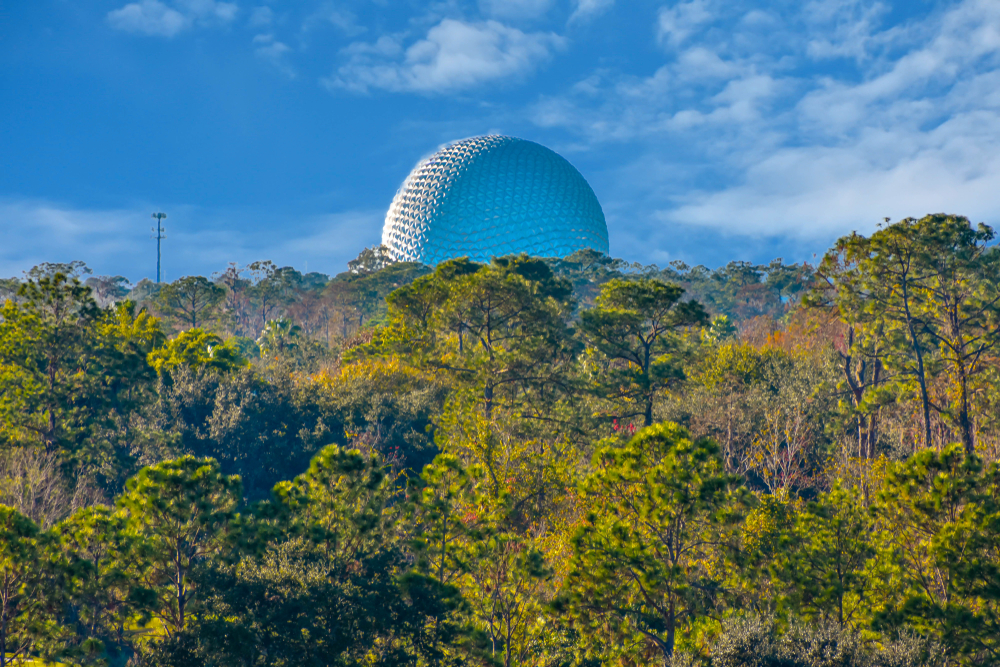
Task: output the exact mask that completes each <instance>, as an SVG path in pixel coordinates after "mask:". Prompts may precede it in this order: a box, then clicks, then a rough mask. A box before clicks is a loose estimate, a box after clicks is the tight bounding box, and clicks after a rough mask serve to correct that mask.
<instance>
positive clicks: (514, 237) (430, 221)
mask: <svg viewBox="0 0 1000 667" xmlns="http://www.w3.org/2000/svg"><path fill="white" fill-rule="evenodd" d="M382 245H384V246H386V247H388V248H389V253H390V254H391V255H392V256H393V258H394V259H396V260H399V261H411V262H422V263H424V264H429V265H432V266H433V265H435V264H438V263H439V262H443V261H445V260H448V259H453V258H455V257H468V258H469V259H471V260H473V261H477V262H487V261H489V259H490V258H491V257H500V256H502V255H512V254H517V253H522V252H524V253H528V254H529V255H533V256H536V257H565V256H566V255H569V254H571V253H573V252H575V251H577V250H581V249H584V248H592V249H594V250H598V251H600V252H602V253H604V254H608V226H607V223H606V222H605V220H604V211H602V210H601V204H600V203H599V202H598V201H597V197H596V196H595V195H594V191H593V190H591V188H590V185H588V184H587V181H586V180H584V178H583V176H582V175H580V172H578V171H577V170H576V169H575V168H574V167H573V165H571V164H570V163H569V162H567V161H566V159H565V158H563V157H562V156H560V155H558V154H557V153H555V152H553V151H551V150H549V149H548V148H545V147H544V146H541V145H539V144H536V143H535V142H533V141H526V140H524V139H516V138H514V137H504V136H498V135H489V136H484V137H473V138H472V139H463V140H462V141H458V142H455V143H453V144H450V145H448V146H445V147H444V148H442V149H441V150H439V151H438V152H437V153H434V154H433V155H431V156H430V157H429V158H427V159H426V160H423V161H421V162H420V164H418V165H417V166H416V167H415V168H414V169H413V171H412V172H410V175H409V176H407V178H406V181H404V182H403V187H402V188H400V190H399V192H397V193H396V197H395V198H394V199H393V200H392V205H391V206H390V207H389V212H388V213H386V216H385V226H384V227H383V228H382Z"/></svg>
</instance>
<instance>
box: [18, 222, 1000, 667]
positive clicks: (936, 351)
mask: <svg viewBox="0 0 1000 667" xmlns="http://www.w3.org/2000/svg"><path fill="white" fill-rule="evenodd" d="M993 240H994V232H993V230H992V229H991V228H990V227H988V226H986V225H982V224H980V225H977V226H974V225H972V224H970V223H969V221H968V220H967V219H965V218H963V217H959V216H951V215H931V216H927V217H925V218H922V219H919V220H918V219H905V220H901V221H899V222H896V223H893V224H888V221H887V224H886V225H884V226H882V227H880V228H879V229H878V231H876V232H875V233H874V234H872V235H871V236H862V235H859V234H852V235H850V236H847V237H844V238H842V239H840V240H839V241H838V242H837V243H836V244H835V245H834V247H833V248H831V249H830V250H829V251H828V252H827V253H826V255H825V256H824V257H823V258H822V261H820V262H819V264H818V265H817V266H810V265H807V264H791V265H789V264H785V263H784V262H783V261H781V260H780V259H779V260H775V261H773V262H771V263H770V264H767V265H754V264H750V263H746V262H731V263H730V264H728V265H726V266H724V267H721V268H719V269H715V270H712V269H708V268H706V267H702V266H697V267H689V266H687V265H685V264H683V263H680V262H674V263H671V264H670V265H669V266H667V267H664V268H661V267H657V266H641V265H636V264H629V263H627V262H624V261H622V260H617V259H613V258H609V257H606V256H603V255H600V254H599V253H596V252H593V251H581V252H578V253H575V254H573V255H571V256H569V257H566V258H562V259H546V258H533V257H528V256H523V255H522V256H511V257H500V258H496V259H494V260H493V261H492V262H491V263H489V264H478V263H474V262H470V261H468V260H466V259H455V260H451V261H448V262H445V263H443V264H441V265H439V266H437V267H427V266H422V265H418V264H412V263H395V262H392V261H391V260H390V258H389V257H388V256H387V255H386V254H385V252H384V250H383V249H381V248H374V249H367V250H365V251H364V252H362V253H361V254H360V255H359V257H358V258H357V259H356V260H354V261H352V262H350V264H349V266H348V270H347V271H346V272H344V273H341V274H339V275H337V276H334V277H332V278H331V277H329V276H327V275H323V274H319V273H307V274H302V273H300V272H298V271H296V270H295V269H293V268H291V267H279V266H276V265H275V264H273V263H272V262H269V261H258V262H254V263H252V264H249V265H247V266H238V265H235V264H231V265H230V266H228V267H226V268H225V269H224V270H222V271H220V272H219V273H217V274H214V275H212V276H207V277H206V276H186V277H183V278H181V279H179V280H176V281H174V282H172V283H164V284H155V283H152V282H150V281H148V280H143V281H141V282H139V283H138V284H136V285H132V284H130V283H129V281H128V280H127V279H125V278H124V277H122V276H94V275H92V274H91V272H90V270H89V269H88V268H87V267H86V265H85V264H83V263H82V262H73V263H70V264H43V265H40V266H37V267H35V268H33V269H32V270H31V271H28V272H27V273H26V274H25V275H24V276H23V277H22V278H11V279H8V280H3V281H0V303H2V308H0V667H6V665H8V664H41V663H40V662H37V661H38V660H43V659H44V660H48V661H55V662H57V663H59V664H67V665H126V664H128V665H133V666H136V665H156V666H164V665H218V666H230V665H232V666H246V667H250V666H258V665H261V666H263V665H274V666H279V665H280V666H292V665H296V666H297V665H317V666H318V665H503V666H504V667H515V666H522V665H523V666H528V665H530V666H539V667H540V666H543V665H544V666H552V667H555V666H557V665H559V666H561V665H566V666H569V665H580V666H589V665H604V664H610V665H646V664H662V665H691V666H694V665H706V666H707V665H713V666H719V667H721V666H732V667H737V666H744V665H745V666H748V667H749V666H758V665H759V666H764V665H767V666H775V667H777V666H779V665H781V666H789V667H790V666H799V665H801V666H809V667H814V666H815V667H820V666H824V667H825V666H829V667H834V666H845V667H847V666H859V667H860V666H862V665H865V666H867V665H883V666H886V667H889V666H898V667H906V666H916V665H992V664H998V662H1000V587H998V582H1000V466H998V461H1000V423H998V420H1000V353H998V345H1000V251H998V250H997V247H996V246H995V245H993ZM31 661H35V662H34V663H32V662H31Z"/></svg>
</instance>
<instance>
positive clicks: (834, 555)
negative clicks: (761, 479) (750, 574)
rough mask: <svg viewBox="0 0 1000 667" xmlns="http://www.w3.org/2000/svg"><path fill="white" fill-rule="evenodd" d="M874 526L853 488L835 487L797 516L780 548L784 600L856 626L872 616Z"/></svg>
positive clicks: (799, 611)
mask: <svg viewBox="0 0 1000 667" xmlns="http://www.w3.org/2000/svg"><path fill="white" fill-rule="evenodd" d="M874 530H875V525H874V523H873V521H872V520H871V518H870V517H869V516H868V512H867V511H866V510H865V508H864V506H863V505H862V504H861V503H860V502H859V500H858V498H856V497H855V496H854V495H853V494H852V493H851V492H849V491H847V490H845V489H842V488H839V487H837V488H834V489H833V490H832V491H830V492H828V493H825V494H823V495H822V496H820V498H819V499H818V500H816V501H814V502H811V503H809V504H808V505H807V506H806V507H805V508H804V509H803V510H802V511H801V512H798V513H797V514H796V515H795V522H794V524H793V526H792V527H791V529H790V530H789V531H787V532H786V533H785V535H784V536H783V537H782V539H781V540H780V544H779V545H778V547H777V548H776V549H775V553H774V560H773V562H772V565H771V572H772V576H774V577H775V578H776V583H777V585H778V586H779V588H783V589H784V591H783V593H782V599H781V604H782V606H783V607H784V608H785V609H786V610H788V611H792V612H794V613H795V614H796V615H798V616H802V617H805V618H806V619H816V618H818V619H820V620H822V621H824V622H829V621H831V620H832V621H834V622H836V623H837V625H838V626H841V627H843V626H844V625H845V624H846V625H848V626H851V627H854V628H857V627H859V626H860V625H862V624H863V623H865V622H867V621H868V620H869V616H870V608H871V601H870V600H869V599H868V598H869V596H870V595H871V593H872V583H871V582H870V581H869V572H868V571H867V566H868V562H869V559H871V558H873V557H874V556H875V545H874Z"/></svg>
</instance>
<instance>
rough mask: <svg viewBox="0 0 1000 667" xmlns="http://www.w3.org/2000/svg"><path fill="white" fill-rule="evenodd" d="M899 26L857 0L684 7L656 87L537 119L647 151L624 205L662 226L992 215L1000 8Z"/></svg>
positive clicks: (627, 166)
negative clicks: (723, 9) (784, 8)
mask: <svg viewBox="0 0 1000 667" xmlns="http://www.w3.org/2000/svg"><path fill="white" fill-rule="evenodd" d="M884 16H885V8H884V7H883V6H882V5H881V4H879V3H877V2H860V1H851V0H822V1H819V0H817V1H814V2H810V3H807V4H806V5H804V6H803V8H802V11H801V12H799V13H797V14H794V15H790V16H785V17H778V16H776V15H773V14H768V13H766V12H764V11H761V10H753V11H748V12H737V11H732V12H730V13H727V14H720V13H718V12H715V11H713V8H712V6H711V5H710V4H709V3H708V2H707V1H706V0H690V1H688V2H682V3H678V4H674V5H671V6H670V7H668V8H665V9H663V10H661V11H660V12H659V14H658V21H657V29H658V35H659V39H660V41H661V43H662V44H663V45H664V46H666V47H669V48H668V49H667V52H668V54H669V55H668V57H667V59H666V62H665V64H663V65H662V66H661V67H660V68H659V69H658V70H657V71H656V72H655V73H654V74H652V75H648V76H644V77H643V76H631V75H628V74H626V73H622V72H617V71H608V70H602V71H599V72H595V73H594V74H593V75H592V76H591V77H588V78H587V79H585V80H583V81H581V82H579V83H578V84H577V85H576V86H574V87H573V88H572V89H571V90H568V91H566V92H565V93H564V94H561V95H555V96H547V97H544V98H542V100H541V101H540V102H539V103H538V105H537V106H536V108H535V110H534V120H535V123H536V124H537V125H539V126H542V127H550V128H562V129H564V130H569V131H570V132H571V133H572V134H573V135H574V136H576V137H577V138H578V141H583V142H585V145H586V146H588V147H589V149H590V150H592V151H598V152H601V153H604V154H609V153H615V152H620V150H621V149H620V148H618V149H612V146H615V145H617V146H621V145H622V144H623V143H629V144H631V145H633V146H635V147H637V148H636V149H635V150H633V151H630V152H631V154H632V155H633V156H635V155H636V152H637V153H638V156H637V157H633V158H632V161H631V162H626V163H619V165H618V167H617V168H616V169H617V172H618V173H617V176H615V177H614V182H615V186H614V188H613V192H612V197H613V198H620V199H621V200H623V201H629V202H638V204H637V205H638V206H639V207H641V208H643V209H644V210H643V211H642V212H640V213H639V215H640V217H643V216H645V217H646V219H647V220H649V221H650V222H649V223H648V225H650V226H651V227H650V228H651V229H654V228H656V227H657V226H658V225H664V224H666V225H669V226H672V227H675V228H676V226H677V225H695V226H699V227H709V228H715V229H720V230H728V231H731V232H738V233H750V234H758V235H761V236H766V235H775V234H781V235H790V236H793V237H798V238H828V237H829V236H830V235H831V234H837V233H846V232H848V231H850V230H851V229H865V228H870V227H871V226H873V225H874V224H875V222H876V221H878V220H881V219H882V217H884V216H890V217H893V218H898V217H902V216H906V215H922V214H925V213H929V212H936V211H949V212H957V213H964V214H968V215H970V216H973V217H976V218H980V219H990V218H993V219H995V218H996V217H998V216H1000V194H998V192H1000V190H998V188H997V187H996V184H997V183H1000V93H997V91H998V90H1000V4H998V3H996V2H991V1H989V0H964V1H962V2H958V3H956V4H954V5H952V6H951V7H949V8H947V9H945V10H942V11H939V12H935V13H933V14H931V15H930V16H929V17H926V18H924V19H923V20H921V21H918V22H911V23H909V24H905V25H902V26H896V27H893V28H882V27H881V21H882V19H883V17H884ZM768 40H770V43H768ZM829 59H840V61H841V62H846V63H847V64H846V65H845V66H842V67H837V68H831V67H828V66H825V65H823V63H824V62H826V61H828V60H829ZM653 155H655V156H657V158H656V159H655V160H654V159H649V158H650V156H653ZM672 156H676V157H672ZM611 205H612V207H613V206H614V203H613V202H611Z"/></svg>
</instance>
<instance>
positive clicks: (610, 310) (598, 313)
mask: <svg viewBox="0 0 1000 667" xmlns="http://www.w3.org/2000/svg"><path fill="white" fill-rule="evenodd" d="M683 293H684V290H683V289H681V288H680V287H678V286H677V285H672V284H669V283H664V282H660V281H658V280H651V279H648V278H642V279H639V280H621V279H617V278H616V279H613V280H611V281H609V282H607V283H605V284H604V285H603V286H602V287H601V293H600V295H599V296H598V297H597V305H596V307H594V308H591V309H590V310H585V311H584V312H583V313H582V315H581V326H582V328H583V331H584V332H585V334H586V336H587V339H588V342H590V344H591V345H593V346H594V348H595V349H596V350H598V351H599V352H600V353H601V354H602V355H604V356H605V357H606V358H607V359H608V360H609V362H610V363H609V364H608V367H607V370H606V371H605V373H604V374H603V375H604V377H603V378H602V381H601V382H599V383H598V385H599V390H600V391H601V393H602V394H604V395H605V396H606V397H607V398H608V399H611V400H612V401H614V402H615V408H613V409H614V410H615V414H616V415H617V416H618V417H624V418H628V417H633V416H641V417H642V420H643V425H645V426H650V425H652V423H653V400H654V397H655V396H656V394H657V392H659V391H660V390H662V389H664V388H665V387H667V386H669V385H670V384H671V382H672V381H676V380H679V379H681V378H683V377H684V373H683V366H682V364H681V359H679V358H678V357H679V355H678V354H677V353H678V349H677V348H678V344H677V341H676V339H675V337H674V336H673V335H672V334H674V332H675V331H677V330H678V329H682V328H685V327H690V326H694V325H698V324H705V323H706V321H707V316H706V314H705V311H704V309H703V308H702V306H701V304H699V303H698V302H696V301H685V302H682V301H681V300H680V298H681V295H682V294H683Z"/></svg>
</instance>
